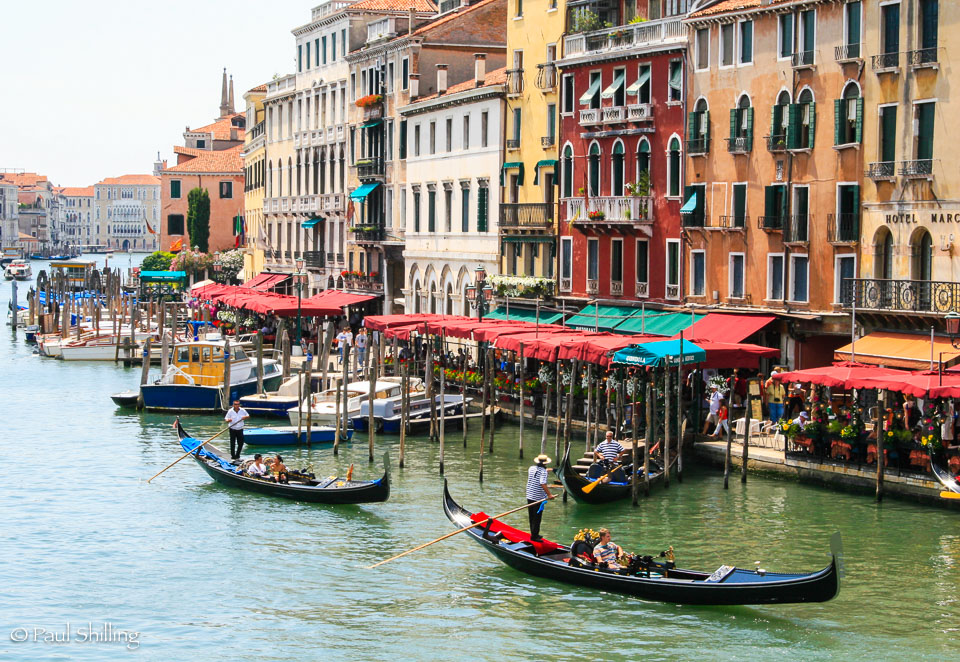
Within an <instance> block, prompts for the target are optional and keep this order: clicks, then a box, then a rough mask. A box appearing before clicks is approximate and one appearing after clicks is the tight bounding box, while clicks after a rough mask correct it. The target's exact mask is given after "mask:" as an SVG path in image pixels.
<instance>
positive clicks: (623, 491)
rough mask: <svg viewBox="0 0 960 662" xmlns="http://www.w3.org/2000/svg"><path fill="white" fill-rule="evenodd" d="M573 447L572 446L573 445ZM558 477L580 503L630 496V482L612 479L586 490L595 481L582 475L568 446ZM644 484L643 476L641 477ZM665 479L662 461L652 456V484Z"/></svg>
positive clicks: (609, 500)
mask: <svg viewBox="0 0 960 662" xmlns="http://www.w3.org/2000/svg"><path fill="white" fill-rule="evenodd" d="M571 448H572V446H571ZM676 461H677V459H676V457H674V458H673V462H671V465H673V464H676ZM557 478H559V479H560V482H561V483H563V486H564V488H565V489H566V490H567V492H568V493H569V494H570V496H572V497H573V498H574V499H576V500H577V501H579V502H580V503H594V504H596V503H609V502H611V501H618V500H620V499H626V498H628V497H629V496H630V490H631V487H630V482H629V477H627V482H616V481H614V480H611V481H610V482H609V483H602V484H600V485H597V486H596V487H595V488H594V489H593V490H592V491H590V492H584V491H583V488H584V487H586V486H587V485H590V484H591V483H593V482H594V481H592V480H590V479H588V478H586V477H584V476H582V475H581V474H580V472H579V471H577V470H576V469H575V468H574V467H573V465H572V464H571V463H570V448H567V451H566V453H564V455H563V461H562V462H560V465H559V466H558V467H557ZM640 480H641V486H642V484H643V483H642V480H643V479H642V477H641V479H640ZM662 481H663V467H662V466H660V463H659V462H657V461H656V460H653V459H652V458H651V460H650V485H651V486H653V485H656V484H658V483H660V482H662Z"/></svg>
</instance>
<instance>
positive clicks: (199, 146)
mask: <svg viewBox="0 0 960 662" xmlns="http://www.w3.org/2000/svg"><path fill="white" fill-rule="evenodd" d="M206 146H207V141H206V140H198V141H197V149H205V148H206Z"/></svg>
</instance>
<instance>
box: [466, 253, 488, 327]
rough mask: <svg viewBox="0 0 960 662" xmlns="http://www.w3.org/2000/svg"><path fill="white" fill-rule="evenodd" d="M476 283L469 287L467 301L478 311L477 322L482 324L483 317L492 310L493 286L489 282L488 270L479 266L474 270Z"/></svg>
mask: <svg viewBox="0 0 960 662" xmlns="http://www.w3.org/2000/svg"><path fill="white" fill-rule="evenodd" d="M474 274H475V277H474V282H473V284H472V285H467V299H468V300H470V305H472V306H473V307H474V308H476V309H477V321H480V322H482V321H483V316H484V315H485V314H486V313H487V312H488V311H489V310H490V302H491V301H492V300H493V286H492V285H490V284H489V283H488V282H487V270H486V269H484V268H483V266H479V267H477V268H476V269H475V270H474Z"/></svg>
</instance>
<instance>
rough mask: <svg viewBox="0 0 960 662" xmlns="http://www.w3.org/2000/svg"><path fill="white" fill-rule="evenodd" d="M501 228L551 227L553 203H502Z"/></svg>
mask: <svg viewBox="0 0 960 662" xmlns="http://www.w3.org/2000/svg"><path fill="white" fill-rule="evenodd" d="M500 227H501V228H530V229H549V228H551V227H553V205H551V204H547V203H546V202H522V203H517V202H512V203H503V204H501V205H500Z"/></svg>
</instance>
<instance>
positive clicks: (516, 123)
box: [513, 108, 522, 146]
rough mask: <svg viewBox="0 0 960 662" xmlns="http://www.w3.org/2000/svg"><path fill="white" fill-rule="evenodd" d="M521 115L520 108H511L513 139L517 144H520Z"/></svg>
mask: <svg viewBox="0 0 960 662" xmlns="http://www.w3.org/2000/svg"><path fill="white" fill-rule="evenodd" d="M521 119H522V115H521V112H520V108H514V109H513V139H514V140H515V141H516V144H517V146H519V144H520V120H521Z"/></svg>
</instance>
